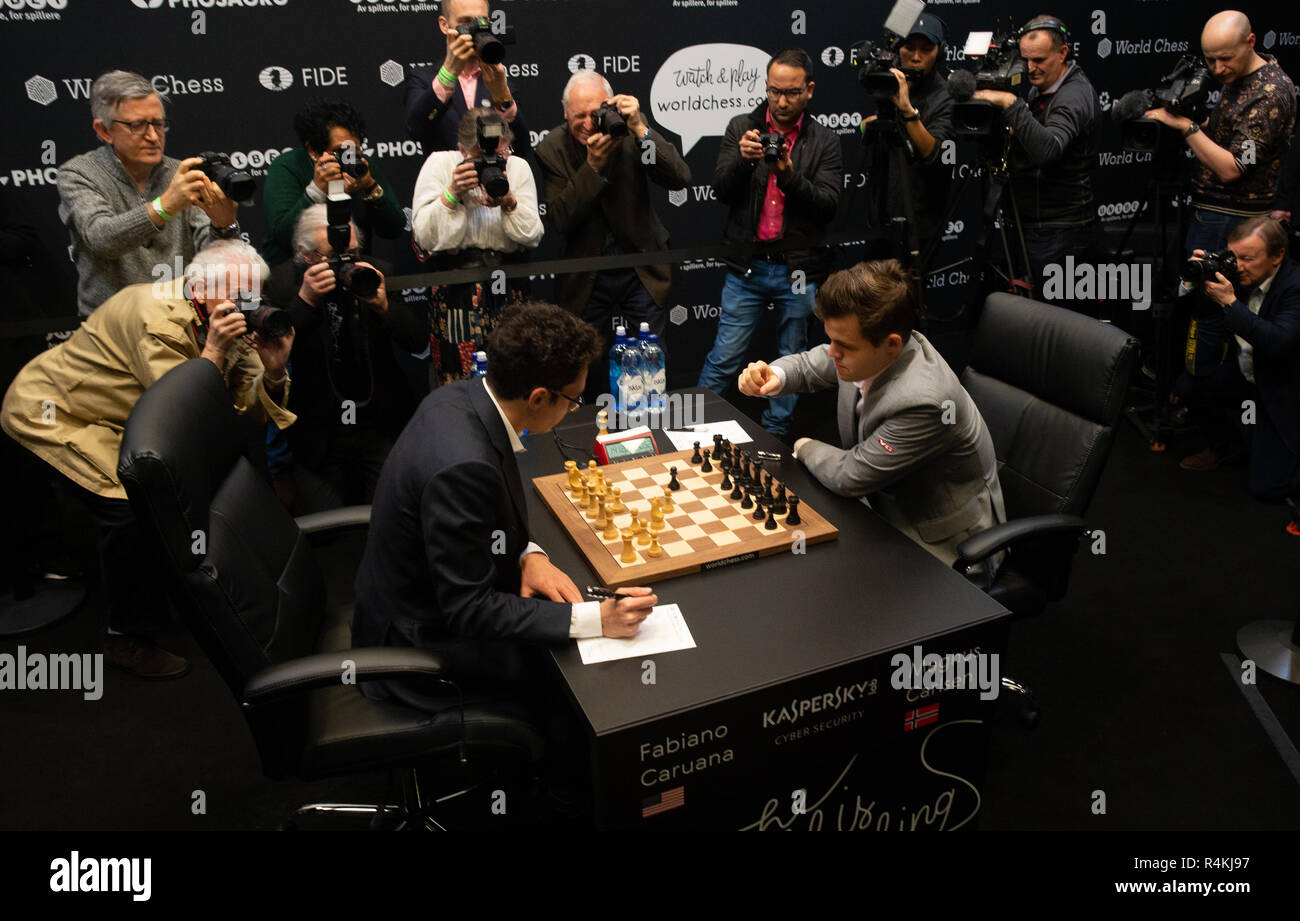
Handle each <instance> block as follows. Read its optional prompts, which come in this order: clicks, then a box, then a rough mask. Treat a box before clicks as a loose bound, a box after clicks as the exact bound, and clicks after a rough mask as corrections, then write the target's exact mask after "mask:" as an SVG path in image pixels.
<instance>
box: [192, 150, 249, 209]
mask: <svg viewBox="0 0 1300 921" xmlns="http://www.w3.org/2000/svg"><path fill="white" fill-rule="evenodd" d="M199 158H200V159H201V160H203V162H202V163H200V164H199V165H198V166H196V167H194V169H195V171H196V172H200V173H202V174H203V175H205V176H207V177H208V178H209V179H211V180H212V181H213V182H215V183H216V184H217V187H218V188H219V189H221V191H222V192H224V193H225V195H226V198H229V199H230V200H231V201H237V202H239V203H240V204H241V205H247V204H250V203H251V202H252V200H253V195H254V194H256V192H257V183H256V182H255V181H254V180H253V177H252V176H250V175H248V173H246V172H244V171H243V170H238V169H235V168H234V167H233V166H231V165H230V154H224V153H217V152H215V151H212V150H205V151H203V153H201V154H199Z"/></svg>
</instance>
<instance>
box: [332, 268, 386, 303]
mask: <svg viewBox="0 0 1300 921" xmlns="http://www.w3.org/2000/svg"><path fill="white" fill-rule="evenodd" d="M335 276H336V277H337V278H338V285H339V287H340V288H342V289H344V290H345V291H351V292H352V294H353V295H354V296H355V297H359V298H361V299H362V300H363V301H365V300H370V298H372V297H374V296H375V295H376V294H377V293H378V292H379V285H380V278H379V273H378V272H376V271H375V270H374V269H372V268H369V267H368V266H364V265H357V264H356V263H355V262H345V263H343V264H342V265H340V266H339V267H338V268H337V269H335Z"/></svg>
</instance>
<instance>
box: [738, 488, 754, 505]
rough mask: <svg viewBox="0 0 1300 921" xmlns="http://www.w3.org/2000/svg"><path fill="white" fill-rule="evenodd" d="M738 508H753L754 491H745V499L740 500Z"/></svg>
mask: <svg viewBox="0 0 1300 921" xmlns="http://www.w3.org/2000/svg"><path fill="white" fill-rule="evenodd" d="M740 507H741V508H753V507H754V491H753V490H752V489H746V490H745V497H744V498H743V499H741V500H740Z"/></svg>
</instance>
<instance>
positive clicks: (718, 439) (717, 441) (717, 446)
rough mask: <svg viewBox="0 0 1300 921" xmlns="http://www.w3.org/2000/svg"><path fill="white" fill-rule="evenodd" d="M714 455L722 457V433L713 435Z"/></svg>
mask: <svg viewBox="0 0 1300 921" xmlns="http://www.w3.org/2000/svg"><path fill="white" fill-rule="evenodd" d="M713 456H714V457H717V458H721V457H722V436H721V435H714V436H713Z"/></svg>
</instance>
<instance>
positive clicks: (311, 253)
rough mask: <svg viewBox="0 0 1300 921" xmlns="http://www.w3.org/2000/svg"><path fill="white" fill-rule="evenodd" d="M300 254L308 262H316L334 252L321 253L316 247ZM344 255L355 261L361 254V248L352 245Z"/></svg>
mask: <svg viewBox="0 0 1300 921" xmlns="http://www.w3.org/2000/svg"><path fill="white" fill-rule="evenodd" d="M302 255H303V258H304V259H306V260H307V261H308V262H311V263H316V262H320V261H321V260H323V259H328V258H329V257H330V256H332V255H334V254H333V253H328V254H327V253H322V252H321V251H320V250H318V249H309V250H306V251H305V252H303V254H302ZM345 255H347V256H350V257H351V258H352V260H353V261H354V262H355V261H356V260H357V259H358V258H359V257H360V256H361V248H360V247H359V246H353V247H352V248H350V249H348V250H347V252H346V253H345Z"/></svg>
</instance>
